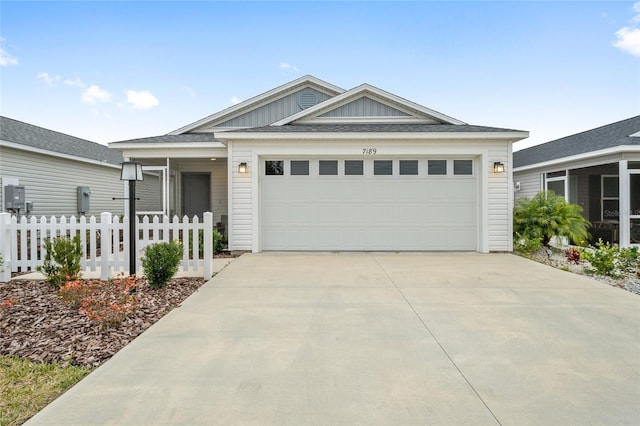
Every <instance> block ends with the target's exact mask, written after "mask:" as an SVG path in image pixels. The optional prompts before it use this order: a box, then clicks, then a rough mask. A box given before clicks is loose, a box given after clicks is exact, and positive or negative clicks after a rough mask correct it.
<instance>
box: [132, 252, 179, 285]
mask: <svg viewBox="0 0 640 426" xmlns="http://www.w3.org/2000/svg"><path fill="white" fill-rule="evenodd" d="M181 258H182V244H181V243H180V242H178V241H172V242H170V243H157V244H152V245H150V246H148V247H147V248H146V249H145V250H144V257H143V258H142V267H143V268H144V274H145V276H146V277H147V280H149V287H151V288H153V289H158V288H162V287H164V286H165V284H166V283H167V282H168V281H169V280H170V279H171V278H172V277H173V276H174V275H175V274H176V272H177V271H178V265H179V264H180V259H181Z"/></svg>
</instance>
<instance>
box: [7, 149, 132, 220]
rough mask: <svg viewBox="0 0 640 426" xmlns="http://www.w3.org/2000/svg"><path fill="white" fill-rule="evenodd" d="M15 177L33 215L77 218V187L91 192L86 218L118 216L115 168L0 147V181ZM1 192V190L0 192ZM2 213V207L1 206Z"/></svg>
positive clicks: (120, 204)
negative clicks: (23, 189) (87, 216)
mask: <svg viewBox="0 0 640 426" xmlns="http://www.w3.org/2000/svg"><path fill="white" fill-rule="evenodd" d="M7 177H9V178H17V179H19V184H20V185H23V186H24V187H25V194H26V196H25V199H26V201H32V202H33V206H34V210H33V212H32V213H31V214H33V215H36V216H52V215H53V216H56V217H59V216H62V215H64V216H67V217H68V216H71V215H75V216H77V215H78V211H77V187H78V186H88V187H90V189H91V196H90V211H89V212H88V215H95V216H99V215H100V213H102V212H110V213H113V214H118V215H122V213H123V211H124V208H123V206H124V203H123V201H122V200H113V199H112V198H113V197H122V196H123V188H124V185H123V182H122V181H121V180H120V168H119V167H118V166H113V165H111V166H109V165H104V166H103V165H98V164H91V163H87V162H83V161H75V160H71V159H66V158H59V157H54V156H49V155H45V154H39V153H33V152H28V151H23V150H18V149H14V148H8V147H6V146H3V147H0V178H2V179H3V180H4V179H5V178H7ZM0 192H1V191H0ZM1 207H2V211H4V204H2V205H1Z"/></svg>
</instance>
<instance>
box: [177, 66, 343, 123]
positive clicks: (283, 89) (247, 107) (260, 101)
mask: <svg viewBox="0 0 640 426" xmlns="http://www.w3.org/2000/svg"><path fill="white" fill-rule="evenodd" d="M304 87H312V88H314V89H317V90H319V91H321V92H324V93H327V94H329V95H331V96H335V95H337V94H339V93H342V92H344V89H342V88H340V87H338V86H334V85H333V84H330V83H327V82H326V81H323V80H320V79H319V78H316V77H313V76H311V75H305V76H303V77H300V78H298V79H296V80H293V81H290V82H289V83H286V84H283V85H282V86H278V87H276V88H274V89H271V90H269V91H267V92H264V93H262V94H260V95H258V96H254V97H252V98H250V99H247V100H246V101H243V102H240V103H238V104H236V105H233V106H231V107H229V108H226V109H224V110H222V111H219V112H217V113H215V114H212V115H209V116H207V117H205V118H203V119H201V120H198V121H195V122H193V123H191V124H188V125H186V126H184V127H181V128H179V129H177V130H174V131H172V132H169V134H170V135H179V134H182V133H187V132H191V131H194V130H196V129H197V128H199V127H203V126H206V125H211V124H215V123H222V122H225V121H227V120H229V119H231V118H233V117H236V116H238V115H240V114H244V113H247V112H249V111H251V110H254V109H257V108H259V107H260V106H263V105H265V104H267V103H268V102H273V101H274V100H276V99H279V98H281V97H284V96H286V95H287V94H289V93H291V92H293V91H295V90H298V89H301V88H304Z"/></svg>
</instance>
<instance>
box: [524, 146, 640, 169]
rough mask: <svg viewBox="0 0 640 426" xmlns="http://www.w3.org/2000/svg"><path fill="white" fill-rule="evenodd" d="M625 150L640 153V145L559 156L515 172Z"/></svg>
mask: <svg viewBox="0 0 640 426" xmlns="http://www.w3.org/2000/svg"><path fill="white" fill-rule="evenodd" d="M623 152H633V153H640V146H639V145H619V146H615V147H613V148H607V149H601V150H599V151H591V152H586V153H583V154H576V155H571V156H569V157H562V158H557V159H555V160H549V161H543V162H541V163H534V164H529V165H526V166H520V167H515V168H514V169H513V172H514V173H516V172H525V171H527V170H532V169H540V168H546V167H551V166H557V165H560V164H564V163H571V162H574V161H583V160H590V159H593V158H596V157H600V156H605V155H611V154H621V153H623Z"/></svg>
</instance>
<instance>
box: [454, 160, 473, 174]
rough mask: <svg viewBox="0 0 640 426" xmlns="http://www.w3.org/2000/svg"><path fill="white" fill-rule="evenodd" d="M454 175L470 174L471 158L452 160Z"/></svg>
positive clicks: (471, 167) (471, 169) (471, 168)
mask: <svg viewBox="0 0 640 426" xmlns="http://www.w3.org/2000/svg"><path fill="white" fill-rule="evenodd" d="M453 174H454V175H472V174H473V160H453Z"/></svg>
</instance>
